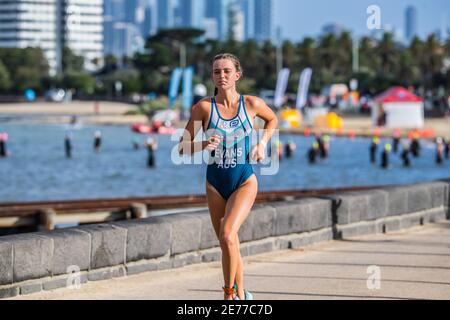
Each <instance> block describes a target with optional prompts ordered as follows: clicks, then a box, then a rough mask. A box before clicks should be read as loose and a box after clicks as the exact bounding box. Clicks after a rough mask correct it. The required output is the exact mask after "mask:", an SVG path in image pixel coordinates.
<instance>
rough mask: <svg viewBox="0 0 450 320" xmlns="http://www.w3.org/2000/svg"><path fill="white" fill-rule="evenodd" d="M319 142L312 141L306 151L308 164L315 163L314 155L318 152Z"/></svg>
mask: <svg viewBox="0 0 450 320" xmlns="http://www.w3.org/2000/svg"><path fill="white" fill-rule="evenodd" d="M319 148H320V147H319V143H317V141H316V142H314V143H313V144H312V146H311V148H310V149H309V151H308V161H309V163H310V164H314V163H316V157H317V155H318V154H319Z"/></svg>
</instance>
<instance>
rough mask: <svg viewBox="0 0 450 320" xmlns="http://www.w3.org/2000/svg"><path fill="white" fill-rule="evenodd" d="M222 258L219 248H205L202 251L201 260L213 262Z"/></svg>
mask: <svg viewBox="0 0 450 320" xmlns="http://www.w3.org/2000/svg"><path fill="white" fill-rule="evenodd" d="M220 260H222V251H221V250H220V249H219V248H216V249H211V250H207V251H205V252H203V253H202V262H206V263H208V262H213V261H220Z"/></svg>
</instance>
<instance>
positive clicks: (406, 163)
mask: <svg viewBox="0 0 450 320" xmlns="http://www.w3.org/2000/svg"><path fill="white" fill-rule="evenodd" d="M401 158H402V161H403V166H404V167H405V168H409V167H411V160H410V159H409V145H408V144H404V145H403V151H402V154H401Z"/></svg>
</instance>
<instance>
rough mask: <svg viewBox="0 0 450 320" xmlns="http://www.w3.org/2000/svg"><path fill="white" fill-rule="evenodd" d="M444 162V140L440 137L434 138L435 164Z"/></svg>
mask: <svg viewBox="0 0 450 320" xmlns="http://www.w3.org/2000/svg"><path fill="white" fill-rule="evenodd" d="M443 163H444V140H443V139H442V138H437V139H436V164H439V165H441V164H443Z"/></svg>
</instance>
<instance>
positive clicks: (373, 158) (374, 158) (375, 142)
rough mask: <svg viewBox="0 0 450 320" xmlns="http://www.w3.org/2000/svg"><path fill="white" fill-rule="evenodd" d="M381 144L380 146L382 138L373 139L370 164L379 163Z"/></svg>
mask: <svg viewBox="0 0 450 320" xmlns="http://www.w3.org/2000/svg"><path fill="white" fill-rule="evenodd" d="M379 144H380V138H378V137H373V139H372V144H371V145H370V162H371V163H376V162H377V151H378V145H379Z"/></svg>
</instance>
